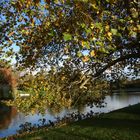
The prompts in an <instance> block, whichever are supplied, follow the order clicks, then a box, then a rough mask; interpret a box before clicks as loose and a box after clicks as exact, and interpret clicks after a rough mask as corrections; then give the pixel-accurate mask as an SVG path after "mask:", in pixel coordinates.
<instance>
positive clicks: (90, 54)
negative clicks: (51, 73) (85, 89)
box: [0, 0, 140, 77]
mask: <svg viewBox="0 0 140 140" xmlns="http://www.w3.org/2000/svg"><path fill="white" fill-rule="evenodd" d="M0 10H1V13H2V14H1V19H2V20H3V21H2V22H1V30H3V31H4V30H5V31H6V33H4V32H1V37H2V44H3V46H5V44H6V47H8V45H7V44H9V46H10V45H11V44H12V43H16V44H17V46H19V47H20V51H19V53H18V54H16V58H17V61H18V62H19V65H22V66H24V67H31V66H33V67H36V68H37V67H46V66H47V67H48V65H50V66H51V67H52V66H54V67H55V68H56V69H57V70H58V69H59V68H60V67H62V64H69V65H71V66H72V67H73V68H80V69H81V70H84V69H86V70H88V71H89V70H92V76H93V77H98V76H99V75H101V74H102V73H103V72H104V71H105V70H106V69H108V68H111V67H112V66H115V64H116V63H119V65H120V68H124V67H126V66H128V65H129V66H130V67H133V66H134V64H137V63H139V62H138V61H139V57H140V55H139V54H140V48H139V29H140V26H139V18H138V1H135V0H124V1H123V2H122V1H121V0H105V1H103V0H99V1H96V0H79V1H75V0H73V1H70V0H66V1H64V0H54V1H51V0H49V1H44V2H42V1H40V0H34V1H32V0H19V1H16V0H15V1H9V0H4V1H2V2H1V7H0ZM1 46H2V45H1ZM12 51H13V50H8V51H7V55H9V56H10V55H13V54H14V52H12ZM11 52H12V53H11ZM85 52H86V54H85ZM113 68H114V67H113Z"/></svg>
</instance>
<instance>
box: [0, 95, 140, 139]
mask: <svg viewBox="0 0 140 140" xmlns="http://www.w3.org/2000/svg"><path fill="white" fill-rule="evenodd" d="M105 102H106V103H107V104H104V105H105V107H104V108H99V107H95V106H94V107H92V108H91V107H90V106H80V107H79V108H74V109H67V108H62V111H61V112H59V111H58V112H55V111H53V110H52V109H51V108H49V109H47V110H46V112H45V114H44V116H42V115H41V114H35V115H31V114H30V115H27V116H26V115H25V114H24V113H22V112H17V111H16V108H15V107H8V106H5V105H1V104H0V137H5V136H8V135H12V134H15V133H16V131H17V130H19V126H20V124H24V123H25V122H31V123H32V124H35V123H36V124H38V123H39V122H38V120H39V119H42V118H46V120H47V121H48V120H51V121H55V118H56V117H58V116H59V117H63V116H65V115H66V114H69V113H72V112H76V111H79V112H80V113H87V112H89V111H91V110H92V111H93V112H94V113H96V112H109V111H111V110H116V109H119V108H123V107H126V106H128V105H132V104H136V103H139V102H140V92H129V93H126V92H124V93H121V94H120V93H114V94H113V95H112V96H106V98H105ZM58 110H59V109H58Z"/></svg>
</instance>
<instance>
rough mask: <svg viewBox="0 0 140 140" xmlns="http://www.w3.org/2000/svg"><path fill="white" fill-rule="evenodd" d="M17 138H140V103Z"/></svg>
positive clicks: (100, 139)
mask: <svg viewBox="0 0 140 140" xmlns="http://www.w3.org/2000/svg"><path fill="white" fill-rule="evenodd" d="M16 139H17V140H76V139H78V140H140V103H139V104H137V105H134V106H129V107H127V108H123V109H120V110H117V111H113V112H110V113H107V114H104V115H101V116H100V117H93V118H90V119H85V120H82V121H78V122H74V123H71V124H69V125H67V126H62V127H60V128H52V129H49V130H45V129H42V130H39V131H38V132H35V133H32V134H28V135H24V136H20V137H18V138H16Z"/></svg>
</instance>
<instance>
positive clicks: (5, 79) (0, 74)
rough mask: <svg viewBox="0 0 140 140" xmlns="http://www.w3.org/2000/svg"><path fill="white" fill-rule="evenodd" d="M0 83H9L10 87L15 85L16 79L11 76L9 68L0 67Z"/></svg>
mask: <svg viewBox="0 0 140 140" xmlns="http://www.w3.org/2000/svg"><path fill="white" fill-rule="evenodd" d="M0 85H9V86H10V87H11V88H15V87H16V86H17V79H16V77H14V76H13V74H12V70H11V68H1V69H0Z"/></svg>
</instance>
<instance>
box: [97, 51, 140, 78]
mask: <svg viewBox="0 0 140 140" xmlns="http://www.w3.org/2000/svg"><path fill="white" fill-rule="evenodd" d="M130 58H140V54H139V53H133V54H127V55H125V56H121V57H119V58H117V59H116V60H113V61H111V62H109V63H108V64H107V65H106V66H105V67H104V68H102V69H100V70H99V71H98V72H97V73H95V74H94V77H98V76H100V75H101V74H102V73H103V72H104V71H105V70H107V69H108V68H109V67H111V66H113V65H115V64H116V63H118V62H121V61H123V60H126V59H130Z"/></svg>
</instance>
